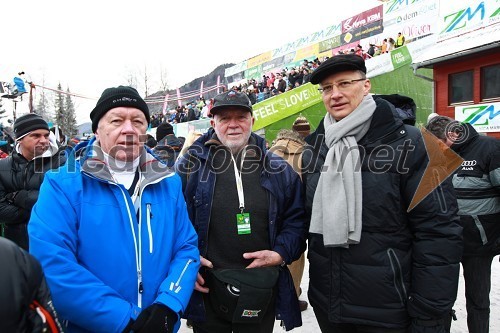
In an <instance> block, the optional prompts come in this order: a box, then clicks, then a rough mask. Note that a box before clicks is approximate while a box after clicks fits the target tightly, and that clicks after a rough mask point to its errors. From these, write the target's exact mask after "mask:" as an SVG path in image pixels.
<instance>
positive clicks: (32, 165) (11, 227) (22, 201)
mask: <svg viewBox="0 0 500 333" xmlns="http://www.w3.org/2000/svg"><path fill="white" fill-rule="evenodd" d="M53 149H55V150H54V155H52V156H46V157H42V156H39V157H36V158H34V159H33V160H31V161H28V160H26V159H25V158H24V156H22V155H21V154H19V153H18V152H17V151H15V150H14V151H13V152H12V155H11V156H10V157H8V158H5V159H1V160H0V222H1V223H4V224H5V230H4V232H5V237H6V238H9V239H10V240H12V241H14V242H15V243H16V244H18V245H19V246H21V247H22V248H24V249H25V250H27V249H28V231H27V229H26V228H27V225H28V221H29V219H30V215H31V208H33V206H34V205H35V203H36V201H37V199H38V191H39V189H40V185H41V184H42V181H43V178H44V175H45V173H46V172H47V171H48V170H50V169H56V168H58V167H59V166H60V165H62V164H64V162H65V161H66V154H65V152H64V150H63V151H61V150H59V151H58V150H57V148H53Z"/></svg>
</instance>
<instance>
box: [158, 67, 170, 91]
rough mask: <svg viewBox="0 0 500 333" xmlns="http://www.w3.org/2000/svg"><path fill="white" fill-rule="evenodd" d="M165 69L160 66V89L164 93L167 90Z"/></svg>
mask: <svg viewBox="0 0 500 333" xmlns="http://www.w3.org/2000/svg"><path fill="white" fill-rule="evenodd" d="M167 77H168V74H167V70H166V69H164V68H163V66H160V90H161V91H163V92H164V93H167V90H168V81H167Z"/></svg>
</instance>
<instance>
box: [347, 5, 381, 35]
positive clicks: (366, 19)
mask: <svg viewBox="0 0 500 333" xmlns="http://www.w3.org/2000/svg"><path fill="white" fill-rule="evenodd" d="M383 18H384V6H383V5H380V6H377V7H374V8H372V9H370V10H367V11H364V12H362V13H359V14H357V15H354V16H352V17H350V18H348V19H346V20H343V21H342V33H343V34H345V33H347V32H350V31H352V30H356V29H360V28H362V27H363V26H365V25H368V24H370V23H373V22H376V21H381V20H383Z"/></svg>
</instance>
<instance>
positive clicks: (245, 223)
mask: <svg viewBox="0 0 500 333" xmlns="http://www.w3.org/2000/svg"><path fill="white" fill-rule="evenodd" d="M245 155H246V150H243V154H242V156H241V168H240V171H238V168H237V167H236V160H235V159H234V156H233V154H231V158H232V159H233V166H234V178H235V179H236V189H237V190H238V201H239V203H240V207H239V208H240V213H239V214H236V227H237V230H238V235H248V234H250V233H252V229H251V226H250V213H245V194H244V192H243V181H242V178H241V170H243V162H244V161H245Z"/></svg>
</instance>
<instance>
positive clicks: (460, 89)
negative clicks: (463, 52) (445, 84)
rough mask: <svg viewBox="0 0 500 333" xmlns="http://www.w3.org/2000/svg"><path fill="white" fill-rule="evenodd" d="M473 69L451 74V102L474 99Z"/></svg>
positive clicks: (449, 96) (449, 95) (449, 94)
mask: <svg viewBox="0 0 500 333" xmlns="http://www.w3.org/2000/svg"><path fill="white" fill-rule="evenodd" d="M473 77H474V76H473V71H472V70H471V71H467V72H461V73H455V74H450V76H449V93H448V98H449V100H450V104H453V103H460V102H470V101H473V100H474V91H473V87H474V82H473Z"/></svg>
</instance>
